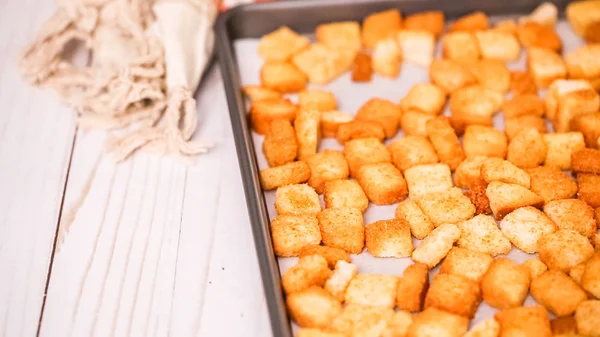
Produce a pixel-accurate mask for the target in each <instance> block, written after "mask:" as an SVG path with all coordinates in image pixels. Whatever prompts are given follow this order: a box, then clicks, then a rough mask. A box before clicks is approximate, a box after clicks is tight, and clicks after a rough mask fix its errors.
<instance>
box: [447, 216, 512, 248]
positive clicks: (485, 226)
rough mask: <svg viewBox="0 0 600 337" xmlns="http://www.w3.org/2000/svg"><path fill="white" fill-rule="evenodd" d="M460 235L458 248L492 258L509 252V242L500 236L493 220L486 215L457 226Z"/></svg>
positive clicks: (500, 233)
mask: <svg viewBox="0 0 600 337" xmlns="http://www.w3.org/2000/svg"><path fill="white" fill-rule="evenodd" d="M458 228H460V231H461V234H460V238H459V239H458V241H457V245H458V246H459V247H463V248H468V249H471V250H474V251H477V252H482V253H486V254H490V255H492V256H496V255H500V254H506V253H508V252H509V251H510V249H511V245H510V241H509V240H508V239H507V238H505V237H504V235H502V232H501V231H500V229H499V228H498V225H496V222H495V221H494V219H493V218H492V217H490V216H487V215H483V214H480V215H477V216H475V217H474V218H473V219H470V220H467V221H463V222H461V223H459V224H458Z"/></svg>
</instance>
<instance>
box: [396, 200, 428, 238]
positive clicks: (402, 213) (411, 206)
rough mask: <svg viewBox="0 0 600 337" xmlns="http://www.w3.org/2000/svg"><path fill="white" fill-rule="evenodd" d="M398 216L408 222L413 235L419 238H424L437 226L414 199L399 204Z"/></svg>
mask: <svg viewBox="0 0 600 337" xmlns="http://www.w3.org/2000/svg"><path fill="white" fill-rule="evenodd" d="M396 218H398V219H399V220H401V221H404V222H405V223H407V224H408V226H409V227H410V232H411V233H412V235H413V236H414V237H415V238H417V239H419V240H423V239H424V238H425V237H427V235H429V233H431V231H432V230H433V229H434V228H435V227H434V226H433V223H432V222H431V220H429V218H428V217H427V215H425V213H423V211H422V210H421V209H420V208H419V206H418V205H417V204H416V203H415V202H414V201H412V200H407V201H404V202H401V203H400V204H398V207H397V208H396Z"/></svg>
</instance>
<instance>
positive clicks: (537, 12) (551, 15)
mask: <svg viewBox="0 0 600 337" xmlns="http://www.w3.org/2000/svg"><path fill="white" fill-rule="evenodd" d="M557 20H558V8H557V7H556V5H555V4H553V3H551V2H543V3H541V4H540V5H539V6H537V7H536V8H535V9H534V10H533V11H532V12H531V13H529V15H526V16H522V17H520V18H519V23H525V22H537V23H539V24H540V25H543V26H547V27H554V25H555V24H556V21H557Z"/></svg>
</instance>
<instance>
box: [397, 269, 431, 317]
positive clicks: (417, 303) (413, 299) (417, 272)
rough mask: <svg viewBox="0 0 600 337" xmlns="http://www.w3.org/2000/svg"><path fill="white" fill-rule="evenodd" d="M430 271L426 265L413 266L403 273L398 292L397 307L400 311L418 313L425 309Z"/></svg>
mask: <svg viewBox="0 0 600 337" xmlns="http://www.w3.org/2000/svg"><path fill="white" fill-rule="evenodd" d="M428 273H429V269H428V267H427V265H426V264H423V263H419V262H417V263H415V264H411V265H409V266H408V267H406V269H404V272H403V273H402V277H400V280H399V281H398V288H397V291H396V306H397V307H398V308H399V309H400V310H406V311H409V312H418V311H421V310H422V309H423V301H424V300H425V294H426V293H427V289H428V288H429V275H428Z"/></svg>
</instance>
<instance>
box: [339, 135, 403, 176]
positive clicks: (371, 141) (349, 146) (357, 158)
mask: <svg viewBox="0 0 600 337" xmlns="http://www.w3.org/2000/svg"><path fill="white" fill-rule="evenodd" d="M344 155H345V156H346V160H347V161H348V166H349V167H350V175H351V176H353V177H356V175H357V174H358V170H359V169H360V168H361V166H363V165H366V164H377V163H389V162H391V161H392V156H391V155H390V152H389V151H388V149H387V148H386V147H385V145H383V143H382V142H381V141H380V140H379V139H377V138H361V139H353V140H350V141H348V142H346V144H344Z"/></svg>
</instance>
